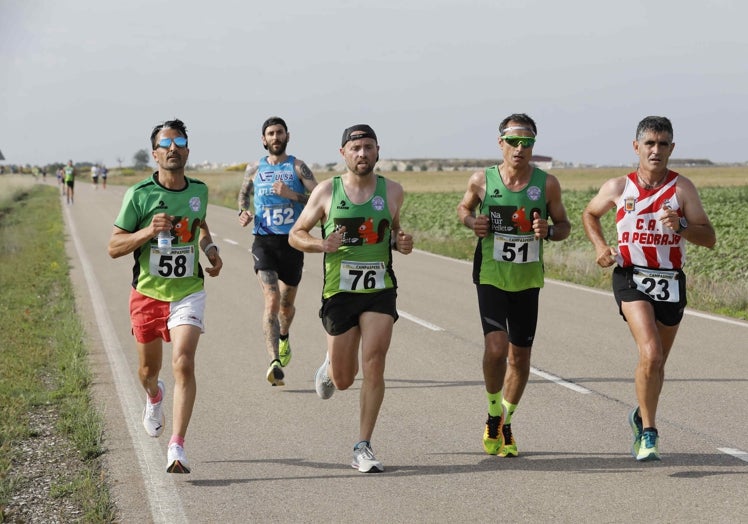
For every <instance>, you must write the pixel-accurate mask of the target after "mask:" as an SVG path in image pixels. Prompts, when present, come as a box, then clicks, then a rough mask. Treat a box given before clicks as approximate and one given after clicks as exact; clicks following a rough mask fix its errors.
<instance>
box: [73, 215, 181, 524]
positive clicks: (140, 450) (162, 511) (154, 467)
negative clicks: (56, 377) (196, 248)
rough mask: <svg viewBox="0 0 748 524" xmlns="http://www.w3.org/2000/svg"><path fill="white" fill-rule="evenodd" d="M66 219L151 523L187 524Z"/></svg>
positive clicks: (97, 289) (94, 283) (91, 275)
mask: <svg viewBox="0 0 748 524" xmlns="http://www.w3.org/2000/svg"><path fill="white" fill-rule="evenodd" d="M65 217H66V219H67V226H68V231H69V232H70V237H71V238H72V240H73V244H74V245H75V250H76V252H77V254H78V261H79V262H80V265H81V269H82V271H83V276H84V277H85V279H86V284H87V287H88V291H89V293H90V295H91V303H92V305H93V310H94V315H95V316H96V325H97V326H98V328H99V334H100V335H101V340H102V344H103V345H104V349H105V351H106V355H107V359H108V360H109V365H110V367H111V369H112V376H113V378H114V385H115V389H116V390H117V397H118V398H119V402H120V406H121V408H122V412H123V413H124V416H125V418H126V419H127V422H126V424H125V425H126V426H127V430H128V432H129V433H130V440H131V441H132V444H133V448H134V449H135V455H137V457H138V465H139V466H140V473H141V476H142V477H143V482H144V483H145V492H146V495H147V496H148V504H149V505H150V508H151V516H152V518H153V522H159V523H160V522H164V523H172V522H179V523H182V522H185V523H186V522H187V516H186V515H185V513H184V510H183V508H182V501H181V499H180V498H179V492H178V491H177V489H176V484H175V483H174V480H173V479H172V478H171V476H170V475H169V474H167V473H166V466H165V464H166V461H165V460H164V453H163V451H162V450H161V449H160V447H159V446H158V445H157V444H156V442H155V441H154V442H151V441H153V440H154V439H151V438H150V437H147V436H146V435H145V432H144V431H142V430H140V431H138V428H141V427H142V424H143V421H142V419H141V418H140V413H142V411H143V407H142V406H143V404H142V402H144V401H145V400H144V399H145V394H143V395H141V396H142V397H143V398H142V399H140V398H138V397H137V396H136V395H135V393H134V392H136V391H142V390H143V388H142V387H141V386H140V384H138V383H136V382H135V380H134V379H133V376H132V373H131V372H130V369H129V366H128V364H127V361H126V360H125V357H124V355H123V351H122V345H121V344H120V342H119V339H118V338H117V335H116V333H115V330H114V326H113V324H112V319H111V317H110V316H109V313H108V312H107V307H106V303H105V302H104V295H103V293H102V292H101V287H100V286H99V282H98V280H97V279H96V277H95V276H94V271H93V266H92V265H91V262H90V261H89V259H88V256H87V255H86V252H85V251H84V250H83V247H82V245H81V241H80V238H79V237H78V232H77V230H76V228H75V224H74V222H73V218H72V216H71V215H70V209H69V208H68V207H66V208H65ZM133 351H134V349H133Z"/></svg>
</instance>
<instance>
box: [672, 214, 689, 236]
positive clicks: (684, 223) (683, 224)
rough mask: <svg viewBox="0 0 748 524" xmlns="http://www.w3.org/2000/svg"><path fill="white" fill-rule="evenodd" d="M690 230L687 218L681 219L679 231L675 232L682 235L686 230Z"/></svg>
mask: <svg viewBox="0 0 748 524" xmlns="http://www.w3.org/2000/svg"><path fill="white" fill-rule="evenodd" d="M687 228H688V220H686V217H680V219H679V220H678V229H676V230H675V232H676V233H682V232H683V230H684V229H687Z"/></svg>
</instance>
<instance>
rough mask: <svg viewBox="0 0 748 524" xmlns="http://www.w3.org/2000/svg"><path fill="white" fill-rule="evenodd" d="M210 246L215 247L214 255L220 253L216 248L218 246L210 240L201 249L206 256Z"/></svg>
mask: <svg viewBox="0 0 748 524" xmlns="http://www.w3.org/2000/svg"><path fill="white" fill-rule="evenodd" d="M212 247H214V248H216V255H217V254H219V253H220V250H219V249H218V246H217V245H215V244H214V243H213V242H211V243H210V244H208V245H207V246H205V249H203V253H205V255H206V256H207V255H208V251H209V250H210V248H212Z"/></svg>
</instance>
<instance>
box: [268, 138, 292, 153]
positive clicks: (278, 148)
mask: <svg viewBox="0 0 748 524" xmlns="http://www.w3.org/2000/svg"><path fill="white" fill-rule="evenodd" d="M287 146H288V141H285V142H275V143H273V144H268V152H269V153H270V154H271V155H276V156H280V155H282V154H283V153H285V152H286V147H287Z"/></svg>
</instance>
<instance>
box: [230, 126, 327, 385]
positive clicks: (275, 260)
mask: <svg viewBox="0 0 748 524" xmlns="http://www.w3.org/2000/svg"><path fill="white" fill-rule="evenodd" d="M290 138H291V135H290V134H289V133H288V126H286V122H285V121H284V120H283V119H282V118H280V117H277V116H274V117H270V118H268V119H267V120H265V122H264V123H263V124H262V146H263V147H264V148H265V149H266V150H267V152H268V155H267V156H265V157H263V158H261V159H260V161H259V163H258V164H257V165H252V164H250V165H248V166H247V170H246V172H245V174H244V181H243V183H242V187H241V189H240V190H239V199H238V200H239V224H241V226H242V227H246V226H247V225H249V223H250V222H252V220H254V227H253V230H252V232H253V234H254V241H253V243H252V257H253V258H254V270H255V274H256V275H257V280H258V282H259V283H260V288H261V289H262V294H263V297H264V300H265V310H264V312H263V317H262V331H263V335H264V337H265V349H266V351H267V353H268V355H269V357H270V367H268V370H267V373H266V374H265V377H266V378H267V380H268V382H270V384H271V385H272V386H283V385H285V382H284V378H285V374H284V372H283V369H282V368H284V367H286V366H287V365H288V363H289V362H290V361H291V342H290V340H289V330H290V328H291V322H293V317H294V315H295V313H296V307H295V306H294V302H295V300H296V292H297V290H298V286H299V282H301V270H302V268H303V266H304V254H303V253H302V252H301V251H297V250H296V249H294V248H292V247H291V246H290V245H289V244H288V233H289V231H290V230H291V227H292V226H293V225H294V224H295V223H296V220H297V219H298V217H299V215H300V214H301V211H302V209H304V204H306V202H307V200H308V198H309V196H308V194H309V193H311V191H312V189H314V187H315V186H316V185H317V181H316V180H315V178H314V174H313V173H312V171H311V169H309V167H307V165H306V164H305V163H304V162H303V161H302V160H300V159H298V158H296V157H294V156H292V155H289V154H287V153H286V147H287V146H288V142H289V140H290ZM250 196H251V197H252V200H253V202H252V203H253V204H254V212H253V211H252V206H251V203H250Z"/></svg>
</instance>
